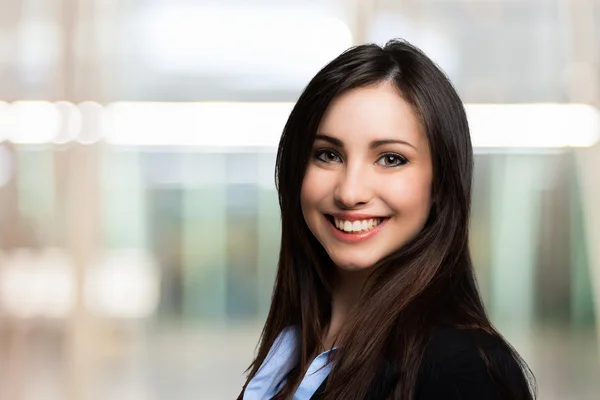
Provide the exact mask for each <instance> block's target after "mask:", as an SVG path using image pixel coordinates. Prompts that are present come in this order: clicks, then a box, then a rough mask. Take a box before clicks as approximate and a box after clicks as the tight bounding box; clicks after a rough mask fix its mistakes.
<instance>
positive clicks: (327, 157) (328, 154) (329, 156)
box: [315, 149, 341, 163]
mask: <svg viewBox="0 0 600 400" xmlns="http://www.w3.org/2000/svg"><path fill="white" fill-rule="evenodd" d="M315 158H316V159H317V160H319V161H323V162H326V163H334V162H340V161H341V157H340V156H339V155H338V154H337V153H336V152H335V151H333V150H331V149H320V150H317V151H316V152H315Z"/></svg>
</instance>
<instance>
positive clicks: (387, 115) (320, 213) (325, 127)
mask: <svg viewBox="0 0 600 400" xmlns="http://www.w3.org/2000/svg"><path fill="white" fill-rule="evenodd" d="M431 184H432V163H431V155H430V150H429V143H428V140H427V137H426V135H425V133H424V132H423V129H422V127H421V125H420V123H419V120H418V118H417V116H416V114H415V113H414V112H413V109H412V107H411V106H410V105H409V104H408V103H407V102H406V101H404V100H403V99H402V97H401V96H400V95H399V92H398V91H397V89H395V88H394V87H393V86H392V85H391V84H389V83H382V84H378V85H376V86H371V87H365V88H358V89H354V90H351V91H349V92H347V93H345V94H343V95H341V96H340V97H338V98H336V99H335V100H334V101H333V102H331V104H330V105H329V107H328V109H327V111H326V113H325V115H324V116H323V119H322V121H321V124H320V126H319V129H318V131H317V135H316V138H315V141H314V144H313V149H312V155H311V158H310V161H309V163H308V165H307V169H306V174H305V176H304V180H303V182H302V191H301V206H302V213H303V215H304V219H305V221H306V223H307V225H308V227H309V229H310V230H311V232H312V233H313V235H314V236H315V237H316V238H317V240H318V241H319V242H320V243H321V245H322V246H323V247H324V248H325V250H326V251H327V253H328V254H329V257H330V258H331V260H332V261H333V262H334V264H335V265H336V266H337V267H338V268H340V269H342V270H347V271H356V270H365V269H368V268H369V267H371V266H373V264H375V263H376V262H377V261H379V260H381V259H382V258H383V257H385V256H387V255H389V254H391V253H392V252H394V251H396V250H398V249H399V248H401V247H402V246H404V245H405V244H406V243H407V242H408V241H410V240H411V239H412V238H414V237H415V236H416V235H417V234H418V233H419V231H420V230H421V229H422V228H423V226H424V224H425V222H426V220H427V217H428V215H429V210H430V208H431Z"/></svg>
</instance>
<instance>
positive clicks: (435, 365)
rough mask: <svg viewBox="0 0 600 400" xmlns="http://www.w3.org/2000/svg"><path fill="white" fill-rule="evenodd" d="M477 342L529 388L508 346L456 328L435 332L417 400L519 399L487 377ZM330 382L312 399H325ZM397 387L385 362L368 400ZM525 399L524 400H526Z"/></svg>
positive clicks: (505, 372) (507, 376) (378, 399)
mask: <svg viewBox="0 0 600 400" xmlns="http://www.w3.org/2000/svg"><path fill="white" fill-rule="evenodd" d="M474 339H477V341H478V342H479V343H480V344H481V346H483V348H484V349H485V353H486V355H487V356H488V357H489V358H490V359H492V360H494V361H495V362H496V363H497V364H498V365H500V366H501V368H500V369H501V370H502V371H501V372H502V374H503V375H505V379H508V380H509V381H511V382H513V383H515V384H517V385H518V386H520V387H523V388H524V387H527V386H526V385H527V383H526V381H525V378H524V376H523V373H522V371H521V369H520V367H519V365H518V364H517V362H516V360H514V359H513V358H512V356H511V355H510V353H509V351H508V349H507V348H506V347H505V345H503V344H501V343H499V342H497V341H496V340H494V339H493V338H491V337H489V336H487V335H484V334H482V333H477V334H472V333H471V334H468V333H466V332H465V331H461V330H458V329H454V328H443V329H438V330H437V331H435V332H434V333H433V335H432V337H431V340H430V342H429V344H428V346H427V349H426V352H425V354H426V356H425V358H424V360H423V365H422V367H421V372H420V374H419V378H418V382H417V393H416V397H415V400H439V399H443V400H459V399H460V400H471V399H472V400H506V399H510V400H512V399H516V398H519V396H509V395H507V394H506V393H503V390H502V386H501V383H498V382H496V381H494V379H493V378H492V377H491V375H490V374H489V373H488V371H487V368H486V365H485V364H484V362H483V360H482V358H481V356H480V354H479V350H478V348H477V347H476V345H475V342H474ZM326 383H327V379H325V381H324V382H323V384H321V386H320V387H319V389H317V391H316V392H315V394H314V395H313V396H312V397H311V400H321V399H323V390H324V388H325V385H326ZM395 383H396V372H395V371H394V367H393V366H392V364H391V363H389V362H386V363H385V365H384V366H383V367H382V369H381V372H380V373H378V375H377V376H376V378H375V381H374V383H373V385H372V386H371V390H370V392H369V394H368V396H367V397H366V398H365V400H385V399H386V398H387V397H388V396H389V395H390V394H391V391H392V390H393V388H394V387H395ZM523 398H525V397H523Z"/></svg>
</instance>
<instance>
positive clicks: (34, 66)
mask: <svg viewBox="0 0 600 400" xmlns="http://www.w3.org/2000/svg"><path fill="white" fill-rule="evenodd" d="M392 37H403V38H406V39H408V40H410V41H411V42H413V43H414V44H416V45H417V46H419V47H421V48H422V49H423V50H424V51H425V52H426V53H427V54H429V55H430V56H431V57H432V58H433V59H434V60H435V61H436V62H437V63H438V64H439V65H440V66H441V67H442V68H443V69H444V70H445V71H446V72H447V73H448V75H449V77H450V78H451V80H452V81H453V82H454V84H455V85H456V87H457V90H458V91H459V93H460V95H461V96H462V98H463V100H464V101H465V102H466V103H467V111H468V114H469V120H470V124H471V127H472V135H473V142H474V144H475V146H476V153H477V154H476V174H475V188H474V200H473V202H474V204H473V220H472V250H473V257H474V260H475V264H476V267H477V275H478V278H479V283H480V286H481V290H482V294H483V296H484V299H485V302H486V305H487V307H488V310H489V312H490V315H491V318H492V320H493V322H494V323H495V324H496V325H497V327H498V328H499V329H500V331H501V332H502V333H503V334H504V335H505V336H506V337H507V338H508V340H509V341H510V342H511V343H513V344H514V346H515V347H516V348H517V350H518V351H519V352H520V353H521V354H522V356H523V357H524V358H525V360H526V361H527V362H528V363H529V365H530V367H531V368H532V370H533V372H534V373H535V375H536V376H537V379H538V384H539V392H540V398H541V399H592V398H594V399H595V398H597V393H598V391H599V390H600V379H599V378H600V366H599V359H600V358H599V352H598V339H599V332H600V329H599V328H600V322H599V318H598V307H599V306H598V305H599V304H600V144H598V137H599V133H600V122H599V116H598V110H597V107H598V106H599V105H600V80H599V76H600V60H599V53H600V2H599V1H597V0H277V1H276V0H253V1H242V0H220V1H208V0H205V1H200V0H197V1H193V0H119V1H117V0H0V399H7V400H55V399H56V400H104V399H123V400H158V399H209V400H213V399H216V400H219V399H233V398H235V397H236V396H237V394H238V393H239V391H240V388H241V385H242V383H243V381H244V376H243V372H244V370H245V369H246V368H247V367H248V365H249V363H250V362H251V360H252V356H253V352H254V350H255V345H256V343H257V339H258V337H259V333H260V329H261V327H262V324H263V322H264V318H265V315H266V312H267V309H268V306H269V299H270V293H271V289H272V283H273V279H274V273H275V269H276V262H277V254H278V247H279V234H280V229H281V228H280V226H279V210H278V203H277V196H276V192H275V189H274V184H273V168H274V160H275V148H276V145H277V141H278V137H279V135H280V133H281V129H282V127H283V124H284V123H285V120H286V117H287V114H288V113H289V111H290V109H291V107H292V105H293V102H294V101H295V99H296V98H297V97H298V95H299V93H300V91H301V90H302V88H303V87H304V85H305V84H306V83H307V82H308V80H309V79H310V77H311V76H312V75H313V74H314V73H316V72H317V70H318V69H319V68H320V67H321V66H322V65H324V64H325V63H326V62H327V61H329V60H330V59H332V58H333V57H335V56H336V55H337V54H338V53H340V52H341V51H342V50H344V49H346V48H347V47H349V46H351V45H353V44H360V43H364V42H376V43H379V44H382V43H384V42H385V41H386V40H387V39H389V38H392Z"/></svg>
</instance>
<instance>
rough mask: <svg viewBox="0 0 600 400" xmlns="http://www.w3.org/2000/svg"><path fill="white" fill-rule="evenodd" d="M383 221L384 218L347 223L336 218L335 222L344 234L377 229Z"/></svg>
mask: <svg viewBox="0 0 600 400" xmlns="http://www.w3.org/2000/svg"><path fill="white" fill-rule="evenodd" d="M381 221H382V218H375V219H365V220H362V221H354V222H351V221H345V220H341V219H337V218H334V220H333V222H334V225H335V227H336V228H338V229H339V230H342V231H344V232H361V231H368V230H371V229H373V228H375V227H376V226H377V225H379V224H380V223H381Z"/></svg>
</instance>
